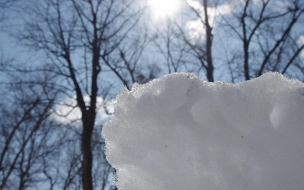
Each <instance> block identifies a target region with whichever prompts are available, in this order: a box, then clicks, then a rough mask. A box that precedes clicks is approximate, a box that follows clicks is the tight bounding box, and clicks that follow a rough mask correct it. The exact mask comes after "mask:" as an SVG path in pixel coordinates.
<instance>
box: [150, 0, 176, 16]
mask: <svg viewBox="0 0 304 190" xmlns="http://www.w3.org/2000/svg"><path fill="white" fill-rule="evenodd" d="M179 4H180V0H149V5H150V7H151V9H152V13H153V15H154V16H155V17H158V18H160V17H162V18H163V17H168V16H173V15H174V13H175V12H176V11H177V10H178V8H179Z"/></svg>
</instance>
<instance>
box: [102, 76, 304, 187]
mask: <svg viewBox="0 0 304 190" xmlns="http://www.w3.org/2000/svg"><path fill="white" fill-rule="evenodd" d="M103 137H104V138H105V140H106V155H107V160H108V161H109V162H110V163H111V164H112V165H113V166H114V167H115V168H116V170H117V176H116V185H117V187H118V189H119V190H138V189H144V190H185V189H191V190H201V189H204V190H215V189H216V190H243V189H246V190H257V189H259V190H280V189H281V190H286V189H292V190H294V189H304V84H303V83H302V82H300V81H298V80H295V79H287V78H285V77H284V76H282V75H280V74H278V73H266V74H264V75H263V76H261V77H259V78H256V79H254V80H251V81H246V82H242V83H238V84H228V83H224V82H215V83H210V82H205V81H202V80H201V79H199V78H198V77H196V76H194V75H192V74H187V73H178V74H171V75H167V76H165V77H162V78H160V79H157V80H153V81H152V82H150V83H147V84H144V85H137V84H136V85H134V86H133V88H132V90H131V91H128V90H127V89H124V90H122V92H121V93H120V94H119V95H118V97H117V107H116V108H115V113H114V117H113V118H112V119H111V120H110V121H109V122H108V123H107V124H106V125H105V126H104V129H103Z"/></svg>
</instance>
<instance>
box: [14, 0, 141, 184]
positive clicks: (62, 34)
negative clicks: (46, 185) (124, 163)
mask: <svg viewBox="0 0 304 190" xmlns="http://www.w3.org/2000/svg"><path fill="white" fill-rule="evenodd" d="M133 4H134V1H133V0H130V1H113V0H88V1H76V0H66V1H60V0H44V1H40V0H39V1H36V2H35V5H33V4H32V5H31V7H29V9H28V10H29V11H28V15H27V17H28V18H30V19H29V20H27V21H26V28H25V29H24V30H23V31H22V32H21V33H20V35H19V39H20V40H21V41H22V42H24V44H25V45H26V46H27V47H31V48H33V50H38V51H41V50H42V51H44V53H45V55H46V56H47V58H48V61H46V62H47V64H46V65H43V67H40V68H38V69H36V70H40V71H42V70H43V71H48V72H50V73H53V74H54V75H56V76H57V77H58V78H61V79H60V80H61V84H64V86H65V88H61V87H62V86H61V87H60V88H61V89H64V90H63V91H64V94H65V95H67V96H70V97H72V96H73V95H75V94H76V101H77V107H78V108H79V109H80V111H81V122H82V132H81V135H80V136H81V138H80V140H81V155H82V164H81V169H82V170H81V175H82V180H81V181H82V188H83V189H84V190H91V189H93V185H94V183H93V176H92V166H93V163H94V161H93V148H92V146H93V145H92V135H93V132H94V127H95V121H96V113H97V99H98V97H105V96H106V94H107V93H108V87H109V86H107V84H106V83H104V78H102V77H100V73H102V72H107V69H106V67H108V68H109V67H110V70H111V71H113V72H114V74H116V75H117V76H118V77H120V80H121V81H122V82H123V83H124V84H125V85H127V86H130V84H127V82H126V81H125V79H124V78H123V77H124V76H123V75H122V74H121V73H120V72H118V71H117V69H119V67H118V64H117V63H116V62H115V60H114V59H111V55H112V54H113V53H114V52H120V58H121V59H120V61H123V62H124V61H125V60H126V56H124V54H125V53H124V51H125V50H124V49H123V48H122V47H121V44H122V43H123V42H124V40H125V39H126V38H127V36H128V34H129V33H130V31H131V30H132V28H133V27H134V26H135V25H136V24H137V22H138V19H139V18H140V15H141V12H142V10H141V9H139V10H136V9H132V8H131V6H132V5H133ZM141 47H142V45H139V46H138V48H139V49H140V48H141ZM137 56H140V55H135V58H134V59H133V65H135V64H136V62H137V61H136V60H137V59H138V58H136V57H137ZM124 64H125V67H126V68H127V71H128V72H130V74H131V76H132V77H134V74H135V72H134V71H135V70H134V68H133V66H132V67H131V65H130V60H129V61H128V63H126V62H124ZM132 82H133V81H132ZM85 97H89V101H88V102H87V101H86V100H85ZM106 170H108V167H107V166H106ZM100 175H101V174H100ZM107 175H108V174H107ZM101 177H102V176H100V178H101ZM67 180H68V179H67Z"/></svg>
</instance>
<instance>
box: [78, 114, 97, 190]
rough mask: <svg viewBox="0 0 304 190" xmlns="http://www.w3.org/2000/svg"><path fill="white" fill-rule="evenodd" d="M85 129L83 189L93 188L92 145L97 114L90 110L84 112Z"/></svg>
mask: <svg viewBox="0 0 304 190" xmlns="http://www.w3.org/2000/svg"><path fill="white" fill-rule="evenodd" d="M82 122H83V131H82V136H81V138H82V139H81V149H82V155H83V160H82V189H83V190H93V179H92V163H93V155H92V147H91V138H92V133H93V129H94V124H95V114H94V113H92V114H91V113H90V110H88V111H86V113H85V114H83V118H82Z"/></svg>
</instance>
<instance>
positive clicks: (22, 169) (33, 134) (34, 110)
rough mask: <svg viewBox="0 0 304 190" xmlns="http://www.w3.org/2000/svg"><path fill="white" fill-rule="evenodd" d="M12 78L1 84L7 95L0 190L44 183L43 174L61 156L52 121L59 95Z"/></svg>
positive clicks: (2, 110)
mask: <svg viewBox="0 0 304 190" xmlns="http://www.w3.org/2000/svg"><path fill="white" fill-rule="evenodd" d="M2 70H3V71H6V72H8V68H7V67H6V68H2ZM13 76H14V78H11V79H10V80H9V82H6V81H4V82H3V83H1V84H2V85H1V88H3V87H5V88H6V94H4V95H3V96H2V98H3V99H2V100H4V101H2V102H1V105H0V117H1V123H0V141H1V146H0V171H1V172H0V175H1V182H0V189H12V188H13V189H19V190H23V189H27V188H30V187H37V186H38V184H43V183H45V182H46V181H47V178H46V177H45V175H44V171H47V170H51V168H52V165H51V162H52V159H54V158H55V157H56V156H57V155H58V151H57V146H58V144H60V138H59V136H57V132H58V131H57V129H58V128H57V125H54V123H53V122H52V121H51V120H49V117H50V115H51V113H52V112H51V108H52V106H53V105H54V101H55V98H56V94H57V93H56V92H51V91H44V89H43V88H41V86H40V87H39V86H33V85H31V84H29V83H25V82H24V81H22V80H21V78H23V77H24V78H25V77H26V76H25V75H23V76H22V77H18V75H13ZM41 79H42V78H40V80H41ZM35 80H36V79H35ZM38 94H39V95H38ZM55 136H56V138H57V139H56V141H50V139H53V138H55ZM57 143H58V144H57Z"/></svg>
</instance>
